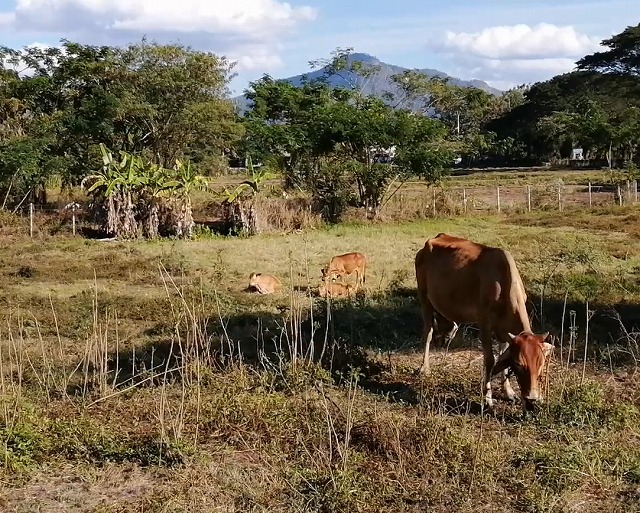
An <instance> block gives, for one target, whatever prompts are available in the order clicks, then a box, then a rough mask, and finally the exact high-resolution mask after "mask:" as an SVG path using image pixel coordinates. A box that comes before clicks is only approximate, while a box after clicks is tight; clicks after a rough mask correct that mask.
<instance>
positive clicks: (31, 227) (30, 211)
mask: <svg viewBox="0 0 640 513" xmlns="http://www.w3.org/2000/svg"><path fill="white" fill-rule="evenodd" d="M29 237H33V202H31V203H29Z"/></svg>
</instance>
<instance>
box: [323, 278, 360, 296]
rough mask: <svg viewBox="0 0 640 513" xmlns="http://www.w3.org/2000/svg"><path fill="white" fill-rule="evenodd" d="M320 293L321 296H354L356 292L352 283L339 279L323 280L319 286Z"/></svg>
mask: <svg viewBox="0 0 640 513" xmlns="http://www.w3.org/2000/svg"><path fill="white" fill-rule="evenodd" d="M318 294H319V295H320V297H327V295H329V296H330V297H342V296H347V297H349V296H352V295H353V294H354V289H353V286H352V285H351V284H350V283H340V282H339V281H325V280H323V281H322V283H321V284H320V286H319V287H318Z"/></svg>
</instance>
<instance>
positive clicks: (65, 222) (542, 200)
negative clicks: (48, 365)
mask: <svg viewBox="0 0 640 513" xmlns="http://www.w3.org/2000/svg"><path fill="white" fill-rule="evenodd" d="M637 203H638V183H637V181H636V180H633V181H627V182H626V183H622V184H604V185H603V184H598V185H595V184H592V183H590V182H589V183H586V184H570V185H567V184H564V183H563V182H562V181H561V180H559V181H557V182H554V183H545V184H524V185H495V186H488V185H485V186H481V185H474V186H470V187H460V186H456V187H451V186H443V187H419V188H409V189H408V190H403V191H401V192H400V193H399V194H397V195H396V196H395V197H394V199H393V201H392V202H390V205H389V207H388V208H390V209H393V210H395V211H396V212H399V215H398V216H399V217H400V218H406V219H410V218H412V217H441V216H451V215H462V214H469V215H473V214H477V215H481V214H488V213H512V212H518V213H526V212H535V211H550V210H557V211H564V210H565V209H590V208H596V207H605V206H620V207H622V206H625V205H633V204H637ZM196 210H197V209H196ZM14 213H16V214H19V215H21V216H22V217H23V218H24V219H25V221H27V220H28V234H29V236H30V237H34V235H37V234H38V233H39V232H41V231H43V230H46V228H47V227H49V226H51V224H52V219H53V220H54V221H55V225H56V226H57V229H56V230H55V232H56V233H60V231H61V229H62V228H64V231H65V232H67V233H69V232H70V234H71V235H78V234H79V233H80V228H81V227H86V226H87V225H88V224H91V223H92V222H93V220H92V219H89V216H88V214H89V208H88V206H87V205H82V204H80V203H76V202H72V203H68V204H65V205H51V204H47V205H40V204H35V203H26V204H23V205H21V206H19V207H18V208H17V209H16V210H15V211H14ZM195 217H196V223H197V222H198V219H197V217H198V216H197V215H196V216H195Z"/></svg>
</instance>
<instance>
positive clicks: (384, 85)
mask: <svg viewBox="0 0 640 513" xmlns="http://www.w3.org/2000/svg"><path fill="white" fill-rule="evenodd" d="M349 60H350V61H359V62H362V63H364V64H366V65H371V66H378V67H379V68H380V69H379V70H378V71H377V72H376V73H375V74H373V75H371V76H370V77H367V78H366V79H364V80H363V78H362V77H360V76H358V75H356V74H355V73H351V72H347V73H345V74H344V77H343V76H338V75H333V76H331V77H329V78H328V83H329V85H330V86H332V87H346V88H349V87H350V84H352V83H359V84H361V87H362V92H363V93H364V94H365V95H368V96H375V97H377V98H384V97H383V95H384V93H385V92H391V93H393V94H396V93H397V92H398V88H397V86H396V85H395V84H394V83H393V81H392V80H391V76H392V75H397V74H399V73H403V72H404V71H408V70H409V68H403V67H402V66H396V65H393V64H387V63H386V62H382V61H381V60H379V59H377V58H376V57H374V56H372V55H369V54H366V53H353V54H351V55H350V57H349ZM415 71H418V72H419V73H423V74H425V75H427V76H430V77H442V78H449V79H450V82H451V84H454V85H457V86H461V87H477V88H478V89H482V90H483V91H486V92H488V93H490V94H494V95H499V94H501V93H502V91H500V90H498V89H495V88H493V87H491V86H490V85H489V84H487V83H486V82H483V81H482V80H461V79H459V78H455V77H451V76H449V75H447V74H446V73H443V72H442V71H438V70H437V69H428V68H425V69H417V70H415ZM324 72H325V68H321V69H318V70H315V71H311V72H309V73H305V74H301V75H295V76H293V77H289V78H284V79H282V80H285V81H287V82H289V83H291V84H293V85H295V86H297V87H299V86H300V85H302V82H303V79H304V78H305V77H306V79H307V80H315V79H319V78H321V77H323V76H324ZM232 100H233V101H234V103H236V105H237V106H238V108H239V110H240V112H241V113H243V112H245V111H246V110H247V109H248V107H249V100H247V98H245V96H244V95H240V96H236V97H234V98H232Z"/></svg>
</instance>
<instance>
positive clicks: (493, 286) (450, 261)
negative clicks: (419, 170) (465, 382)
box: [415, 233, 554, 411]
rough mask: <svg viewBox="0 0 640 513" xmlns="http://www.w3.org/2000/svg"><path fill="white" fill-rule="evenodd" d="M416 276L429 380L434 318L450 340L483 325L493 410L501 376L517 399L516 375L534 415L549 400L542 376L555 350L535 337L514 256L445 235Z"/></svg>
mask: <svg viewBox="0 0 640 513" xmlns="http://www.w3.org/2000/svg"><path fill="white" fill-rule="evenodd" d="M415 271H416V281H417V284H418V299H419V303H420V306H421V308H422V317H423V321H424V333H423V342H424V345H425V346H424V359H423V361H422V366H421V367H420V372H421V373H422V374H429V345H430V343H431V340H432V337H433V334H434V317H436V318H438V316H440V317H442V318H444V319H445V320H447V321H448V323H446V322H445V323H444V324H446V325H447V326H446V328H447V330H448V331H449V334H448V335H447V338H449V339H450V338H452V337H453V335H455V332H456V331H457V328H458V324H463V323H464V324H477V325H479V327H480V337H481V340H482V350H483V353H484V379H483V391H484V395H485V400H486V404H487V405H488V407H489V408H491V407H492V406H493V400H492V397H491V377H492V376H494V375H496V374H499V373H502V386H503V389H504V392H505V394H506V395H507V397H508V398H509V400H512V401H513V400H514V399H515V394H514V392H513V389H512V388H511V384H510V383H509V369H511V370H512V371H513V373H514V374H515V376H516V379H517V381H518V385H519V386H520V394H521V398H522V406H523V408H524V410H525V411H527V410H532V409H534V407H535V405H536V404H539V403H540V402H541V401H542V399H543V398H542V394H541V392H540V375H541V373H542V370H543V367H544V365H545V362H546V359H547V358H548V356H549V355H550V354H551V352H552V351H553V349H554V346H553V345H552V344H551V343H550V341H551V337H550V335H549V333H544V334H542V335H536V334H534V333H532V331H531V324H530V322H529V316H528V314H527V309H526V300H527V295H526V292H525V290H524V284H523V283H522V278H521V277H520V273H519V272H518V269H517V267H516V264H515V261H514V260H513V257H512V256H511V254H510V253H509V252H508V251H506V250H503V249H499V248H494V247H490V246H485V245H483V244H477V243H475V242H471V241H469V240H466V239H461V238H458V237H453V236H451V235H447V234H445V233H439V234H438V235H436V236H435V237H434V238H431V239H428V240H427V241H426V243H425V245H424V247H423V248H422V249H420V250H419V251H418V252H417V253H416V257H415ZM493 334H495V335H496V337H497V338H498V341H499V342H500V351H501V354H500V356H499V358H498V360H497V362H496V360H495V358H494V355H493V350H492V336H493Z"/></svg>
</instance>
